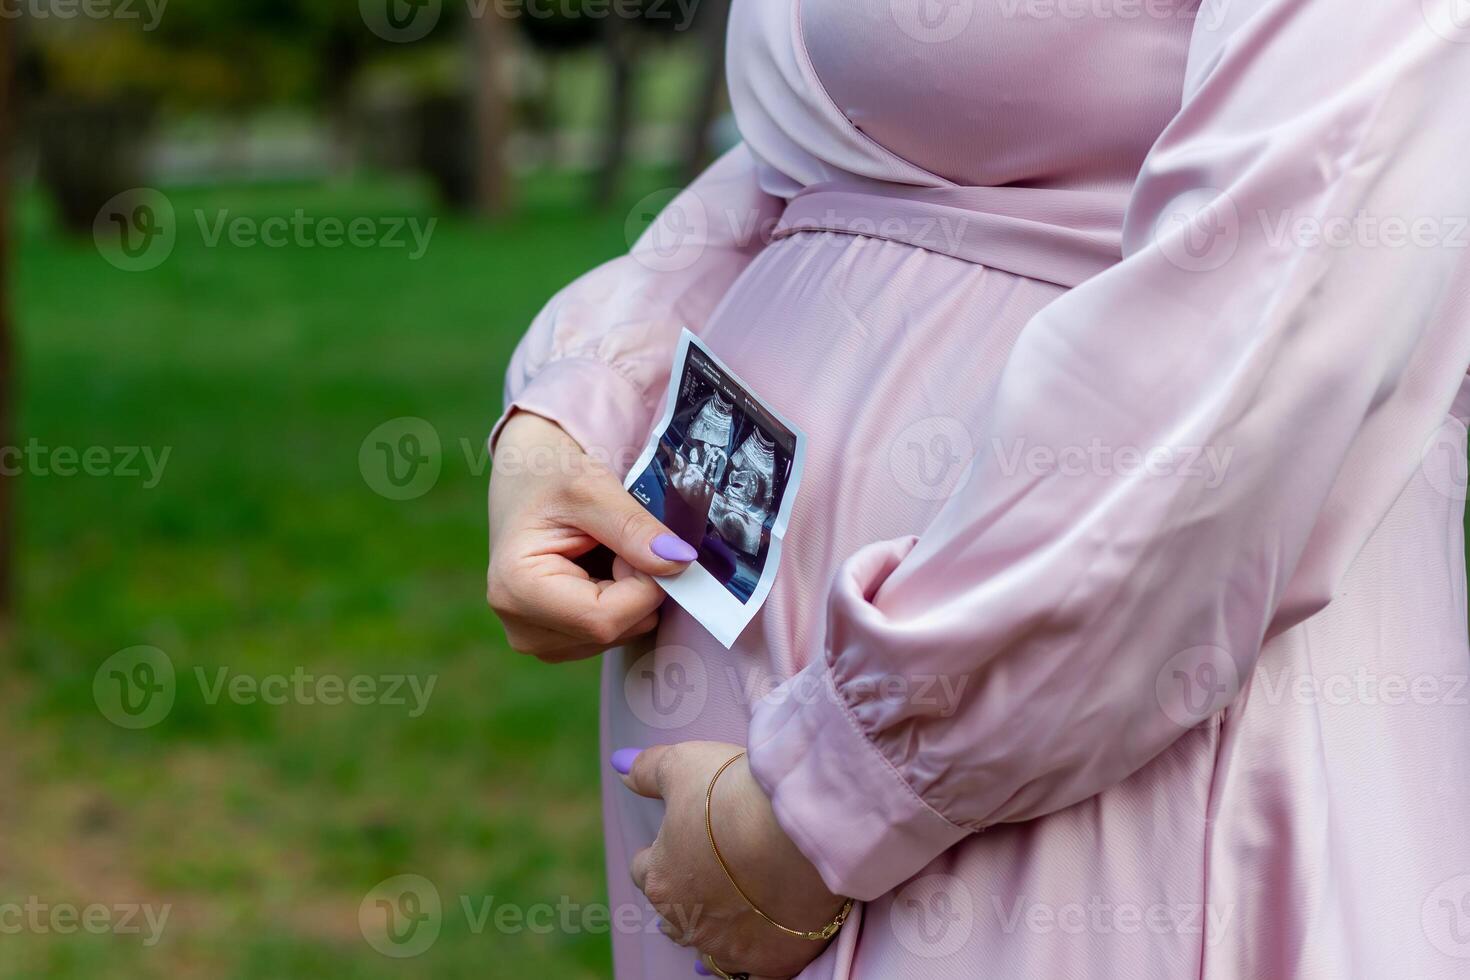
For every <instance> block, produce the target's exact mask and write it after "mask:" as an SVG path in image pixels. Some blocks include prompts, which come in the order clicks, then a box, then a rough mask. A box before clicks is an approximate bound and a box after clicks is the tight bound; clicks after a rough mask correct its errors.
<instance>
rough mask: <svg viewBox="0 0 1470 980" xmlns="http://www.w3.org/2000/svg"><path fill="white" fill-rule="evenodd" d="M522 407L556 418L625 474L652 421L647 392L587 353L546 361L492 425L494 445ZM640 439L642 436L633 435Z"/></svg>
mask: <svg viewBox="0 0 1470 980" xmlns="http://www.w3.org/2000/svg"><path fill="white" fill-rule="evenodd" d="M517 411H521V412H531V413H532V414H535V415H540V416H542V417H543V418H547V419H550V420H551V421H553V422H555V423H556V424H557V425H559V426H561V427H562V429H564V430H565V431H566V433H567V434H568V435H569V436H571V437H572V438H573V439H575V440H576V441H577V443H578V445H580V446H581V447H582V449H583V451H585V452H586V453H587V454H588V455H590V456H592V457H593V458H595V459H597V460H599V461H601V462H603V463H605V464H607V466H608V467H609V468H610V469H612V470H613V471H614V472H616V473H617V474H618V475H619V476H622V475H623V474H624V473H625V472H626V471H627V470H628V468H629V467H630V466H632V465H633V460H634V458H635V457H636V454H637V452H638V450H639V449H640V448H642V445H643V442H642V438H641V437H642V436H644V435H646V432H645V431H644V430H645V429H646V428H647V426H648V418H649V408H648V405H647V404H646V402H645V400H644V393H643V392H642V391H641V390H640V389H639V388H638V387H637V386H636V385H635V384H634V383H633V382H632V381H630V380H628V378H627V377H626V376H625V375H624V374H623V373H622V372H620V371H619V370H618V369H617V368H616V367H614V366H613V365H611V364H608V363H606V362H605V361H599V360H596V359H593V358H587V357H570V358H564V359H561V360H555V361H551V362H549V363H547V364H546V365H544V366H543V367H542V368H541V369H540V371H538V372H537V373H536V376H535V377H533V378H532V379H531V380H530V381H529V382H527V383H526V385H525V387H524V388H522V389H521V391H520V392H519V393H518V394H517V395H516V396H515V398H514V399H513V400H512V401H511V402H510V404H508V405H507V406H506V409H505V413H504V414H503V415H501V416H500V419H499V420H498V421H497V422H496V423H495V427H494V428H493V429H491V430H490V440H489V445H490V449H491V450H492V451H493V450H494V449H495V442H496V440H497V439H499V438H500V431H501V429H502V428H504V427H505V423H506V421H507V420H508V419H509V418H510V417H511V415H512V414H514V413H515V412H517ZM630 439H632V440H636V441H630Z"/></svg>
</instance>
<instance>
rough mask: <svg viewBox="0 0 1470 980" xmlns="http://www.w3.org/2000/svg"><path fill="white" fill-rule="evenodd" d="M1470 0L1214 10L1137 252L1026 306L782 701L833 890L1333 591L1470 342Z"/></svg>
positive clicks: (772, 742)
mask: <svg viewBox="0 0 1470 980" xmlns="http://www.w3.org/2000/svg"><path fill="white" fill-rule="evenodd" d="M1451 7H1452V3H1451V2H1450V0H1444V3H1443V4H1442V9H1441V5H1440V4H1439V3H1438V0H1425V2H1423V3H1421V2H1420V0H1379V2H1375V3H1371V4H1352V5H1348V4H1344V3H1341V2H1332V0H1232V2H1230V3H1228V4H1226V3H1211V2H1208V0H1207V2H1206V3H1205V4H1204V5H1203V8H1202V9H1201V10H1200V12H1199V19H1198V21H1197V23H1196V26H1195V28H1194V38H1193V41H1192V45H1191V52H1190V63H1189V71H1188V74H1187V79H1186V87H1185V92H1184V95H1183V99H1182V103H1181V106H1182V107H1181V109H1180V111H1179V112H1178V114H1177V116H1176V118H1175V119H1174V120H1173V121H1172V123H1171V124H1170V125H1169V126H1168V128H1167V129H1166V130H1165V132H1164V133H1163V134H1162V136H1161V137H1160V138H1159V140H1158V141H1157V143H1156V145H1155V146H1154V147H1153V149H1152V150H1151V152H1150V154H1149V157H1148V160H1147V162H1146V164H1145V166H1144V169H1143V172H1142V173H1141V175H1140V177H1139V179H1138V181H1137V183H1136V184H1135V187H1134V192H1133V195H1132V198H1131V201H1130V205H1129V209H1128V212H1127V218H1126V222H1125V231H1124V242H1125V244H1124V258H1123V260H1122V261H1121V262H1120V263H1118V264H1117V265H1115V266H1113V267H1112V268H1110V269H1109V270H1107V271H1105V272H1103V273H1101V274H1099V275H1097V276H1095V277H1094V278H1092V279H1089V280H1088V281H1086V282H1085V283H1083V284H1082V285H1080V286H1079V287H1077V288H1075V289H1074V290H1072V291H1071V292H1070V293H1068V294H1066V295H1064V296H1063V297H1061V298H1059V299H1058V300H1057V301H1055V302H1054V303H1052V304H1050V305H1049V306H1048V307H1046V308H1045V309H1044V310H1043V311H1041V312H1040V313H1039V314H1037V315H1036V316H1035V317H1034V318H1033V319H1032V320H1031V321H1030V322H1029V323H1028V324H1027V326H1026V327H1025V329H1024V330H1023V331H1022V333H1021V334H1020V337H1019V339H1018V341H1017V343H1016V345H1015V347H1014V349H1013V352H1012V354H1011V356H1010V358H1009V360H1008V361H1007V364H1006V367H1005V369H1004V372H1003V375H1002V377H1001V380H1000V383H999V386H998V388H997V393H996V395H995V397H994V401H993V404H991V405H989V406H987V410H986V412H985V419H986V421H985V422H984V423H983V424H982V430H981V431H979V432H977V433H975V436H976V438H975V440H974V442H975V445H976V447H977V455H976V458H975V460H974V461H973V463H972V465H971V469H970V472H969V475H968V478H967V480H966V482H965V483H964V484H963V486H962V487H960V488H959V489H958V490H957V491H956V492H955V493H954V495H953V496H952V497H951V498H949V499H948V500H947V501H946V502H945V504H944V506H943V508H942V509H941V510H940V512H939V514H938V516H937V518H936V519H935V520H934V521H933V522H932V524H931V525H929V526H928V527H926V528H924V529H922V533H920V534H918V536H917V537H913V538H905V539H902V540H892V541H884V542H879V543H875V544H872V545H870V546H868V547H866V548H864V549H862V550H860V551H858V552H857V553H856V554H854V555H853V556H852V557H851V558H850V559H849V560H848V561H847V562H846V563H845V565H844V566H843V567H842V568H841V570H840V571H839V573H838V574H837V575H836V577H835V580H834V582H833V584H832V586H831V590H830V593H829V597H828V610H827V617H826V628H825V634H824V637H823V638H822V640H821V643H822V646H821V648H820V649H814V650H813V651H812V652H811V657H810V661H809V665H808V666H807V667H806V668H805V669H804V670H803V671H802V672H801V673H799V674H797V675H796V676H795V677H794V678H791V679H789V680H788V681H787V683H786V684H785V685H783V686H782V687H781V688H778V689H777V690H775V691H774V692H772V693H771V694H770V696H769V697H767V698H766V699H764V700H763V701H761V702H759V703H757V704H756V706H755V707H754V709H753V717H752V724H751V731H750V736H749V750H750V759H751V765H752V768H753V771H754V773H755V775H756V778H757V779H758V780H759V781H760V783H761V784H762V785H763V786H764V788H765V789H766V791H767V792H768V794H769V795H770V796H771V798H772V801H773V804H774V807H775V811H776V814H777V817H778V819H779V821H780V822H781V824H782V825H783V827H784V828H785V829H786V831H787V832H788V833H789V834H790V835H791V837H792V839H793V840H794V841H795V842H796V843H797V845H798V846H799V847H800V848H801V849H802V850H803V852H804V853H805V854H806V855H807V856H808V857H809V858H810V859H811V860H812V861H813V862H814V863H815V864H816V865H817V866H818V868H819V869H820V871H821V873H822V875H823V877H824V879H825V880H826V882H827V884H828V886H829V887H830V888H832V889H833V890H834V891H837V892H840V893H843V894H848V895H853V896H856V897H858V898H864V899H871V898H875V897H877V896H879V895H881V894H883V893H885V892H887V891H889V890H891V889H892V888H894V887H895V886H897V885H898V884H900V883H902V882H903V881H904V880H905V879H907V878H908V877H910V876H912V875H913V874H915V873H916V872H918V871H919V870H920V869H922V868H923V867H924V866H925V865H926V864H927V863H929V862H930V861H931V860H932V859H933V858H935V857H937V856H938V855H940V854H941V853H942V852H944V851H945V850H947V849H948V848H949V847H951V846H952V845H954V844H955V843H956V842H958V841H959V840H961V839H962V838H964V837H965V836H966V835H968V834H971V833H973V832H976V831H979V830H983V829H984V828H986V827H987V826H990V825H994V824H996V823H999V822H1014V821H1024V820H1028V819H1031V818H1035V817H1039V816H1042V815H1045V814H1048V813H1051V812H1054V811H1057V810H1059V809H1061V808H1064V807H1067V806H1069V805H1071V804H1074V803H1077V802H1079V801H1081V800H1084V799H1086V798H1088V797H1090V796H1092V795H1095V794H1097V793H1099V792H1101V791H1102V790H1104V789H1106V788H1108V787H1110V786H1112V785H1114V784H1116V783H1118V782H1119V781H1121V780H1123V779H1125V778H1126V777H1127V776H1129V775H1130V774H1132V773H1133V772H1135V771H1137V770H1138V769H1139V768H1141V767H1142V766H1143V765H1145V764H1146V763H1147V762H1149V760H1150V759H1152V758H1153V757H1155V756H1157V755H1158V754H1159V753H1160V752H1162V751H1163V750H1165V749H1166V748H1167V747H1169V746H1170V745H1171V744H1172V743H1173V742H1174V741H1176V740H1177V739H1179V738H1180V737H1181V736H1182V735H1183V734H1184V733H1185V732H1186V731H1188V730H1190V729H1191V728H1192V727H1194V726H1195V725H1196V724H1198V723H1200V722H1201V721H1203V720H1205V719H1206V718H1211V717H1215V716H1217V715H1218V713H1219V711H1220V709H1222V708H1223V707H1225V705H1226V704H1228V702H1229V699H1230V697H1231V696H1232V695H1233V694H1234V693H1235V692H1236V691H1238V689H1239V687H1240V685H1241V684H1242V683H1243V682H1244V681H1245V680H1246V679H1248V677H1249V673H1250V671H1251V669H1252V667H1253V664H1254V662H1255V659H1256V657H1257V655H1258V654H1259V651H1260V648H1261V645H1262V643H1263V642H1264V640H1265V639H1267V638H1269V637H1270V636H1272V635H1274V634H1276V633H1277V632H1279V631H1281V630H1284V629H1286V628H1288V627H1289V626H1291V625H1294V624H1295V623H1298V622H1300V621H1301V620H1303V619H1305V618H1306V617H1308V616H1310V615H1311V614H1312V613H1314V612H1315V611H1318V610H1320V609H1321V608H1323V607H1324V606H1325V605H1326V604H1327V602H1328V601H1329V600H1330V598H1331V597H1332V594H1333V588H1334V584H1335V583H1336V582H1337V581H1338V580H1339V579H1340V577H1341V575H1342V574H1343V572H1344V571H1345V569H1346V568H1347V566H1348V564H1349V563H1350V562H1351V561H1352V559H1353V557H1354V555H1355V553H1356V552H1357V551H1358V549H1359V548H1360V547H1361V546H1362V545H1363V543H1364V542H1365V541H1366V540H1367V538H1368V536H1369V535H1370V533H1371V531H1372V530H1373V527H1374V526H1375V524H1376V523H1377V522H1378V521H1379V520H1380V519H1381V517H1382V515H1383V514H1384V513H1385V512H1386V511H1387V509H1388V507H1389V505H1390V504H1391V503H1392V501H1393V500H1394V498H1395V497H1396V496H1398V494H1399V493H1400V492H1401V491H1402V489H1403V487H1404V486H1405V485H1406V484H1407V483H1408V481H1409V479H1410V478H1411V476H1412V474H1413V472H1414V469H1415V467H1416V466H1418V465H1419V463H1420V459H1421V451H1422V449H1423V447H1424V446H1425V443H1426V441H1427V440H1429V439H1430V437H1431V436H1432V435H1433V433H1434V432H1435V430H1436V428H1437V427H1438V426H1439V425H1440V424H1441V423H1442V422H1443V421H1444V419H1445V417H1446V413H1447V412H1448V411H1449V408H1450V405H1451V403H1452V401H1453V398H1454V395H1455V392H1456V390H1457V389H1458V387H1459V385H1460V383H1461V381H1462V380H1463V378H1464V375H1465V373H1466V367H1467V363H1470V308H1467V305H1470V275H1467V262H1466V256H1467V251H1466V249H1465V248H1464V244H1465V243H1464V241H1463V237H1464V234H1465V230H1464V229H1465V224H1464V220H1463V219H1464V217H1465V216H1467V215H1470V180H1466V179H1465V178H1464V175H1463V172H1462V164H1463V162H1464V159H1465V157H1466V154H1467V153H1470V113H1467V112H1466V111H1465V109H1464V106H1463V105H1462V104H1461V102H1460V98H1459V94H1460V93H1464V92H1467V91H1470V46H1467V44H1466V43H1465V42H1470V30H1464V31H1460V30H1459V28H1458V26H1457V25H1456V22H1455V21H1454V20H1452V17H1451V15H1452V10H1451ZM1457 32H1458V33H1457ZM1141 70H1142V69H1141ZM1363 216H1367V219H1366V220H1365V218H1364V217H1363ZM1038 447H1039V448H1041V449H1042V450H1045V451H1046V452H1048V453H1051V454H1053V456H1051V457H1048V458H1063V459H1065V458H1072V459H1074V461H1076V460H1080V465H1073V466H1068V467H1050V468H1035V467H1030V466H1028V465H1026V464H1025V462H1024V461H1025V460H1026V459H1028V458H1034V457H1030V456H1028V455H1027V454H1028V453H1029V452H1030V451H1031V450H1033V449H1036V448H1038ZM1097 448H1100V449H1102V450H1104V451H1105V452H1101V453H1099V452H1096V451H1095V449H1097ZM1068 450H1080V453H1077V452H1074V453H1072V455H1071V456H1070V457H1068V456H1067V455H1066V454H1067V452H1068ZM1125 452H1127V453H1131V454H1133V455H1135V456H1137V457H1138V460H1139V461H1140V462H1138V463H1135V464H1134V465H1126V466H1125V465H1123V456H1122V454H1123V453H1125ZM1018 459H1019V460H1021V462H1020V463H1018V462H1017V460H1018ZM1190 459H1197V460H1204V459H1210V460H1214V461H1215V463H1216V464H1217V465H1214V466H1205V465H1196V466H1193V467H1190V466H1185V465H1181V461H1187V460H1190ZM1222 461H1223V463H1224V465H1219V464H1220V463H1221V462H1222ZM1151 462H1152V463H1155V464H1157V465H1149V464H1150V463H1151ZM1348 488H1351V494H1350V497H1351V500H1352V502H1353V503H1352V506H1348V505H1347V504H1346V500H1347V499H1348V498H1349V494H1348V493H1347V492H1346V490H1347V489H1348ZM1365 501H1366V502H1367V503H1368V506H1365V505H1364V502H1365ZM1196 679H1197V680H1198V681H1199V682H1200V683H1203V684H1206V685H1208V686H1207V687H1206V688H1205V691H1206V693H1207V694H1208V695H1209V696H1207V697H1203V698H1202V697H1201V696H1200V689H1199V688H1198V686H1197V685H1196V686H1194V688H1193V690H1191V684H1190V683H1186V682H1192V681H1194V680H1196ZM896 681H897V682H901V683H895V682H896ZM936 682H938V683H936ZM936 691H943V692H949V693H950V694H951V695H952V696H950V697H943V696H935V695H934V692H936ZM813 692H820V693H815V694H814V693H813ZM918 692H927V693H928V694H929V695H930V696H926V697H921V696H917V693H918Z"/></svg>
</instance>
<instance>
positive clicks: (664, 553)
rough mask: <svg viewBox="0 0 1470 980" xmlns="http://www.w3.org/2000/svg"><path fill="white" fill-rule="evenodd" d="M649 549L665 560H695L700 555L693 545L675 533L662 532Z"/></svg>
mask: <svg viewBox="0 0 1470 980" xmlns="http://www.w3.org/2000/svg"><path fill="white" fill-rule="evenodd" d="M649 549H650V550H651V551H652V552H653V553H654V554H655V555H658V556H659V557H660V558H662V559H663V560H664V561H693V560H694V559H696V558H698V557H699V552H697V551H695V550H694V546H693V545H691V544H690V543H689V542H688V541H685V540H684V539H683V538H681V537H678V536H677V535H673V534H660V535H659V536H658V537H656V538H654V539H653V543H652V544H651V545H649Z"/></svg>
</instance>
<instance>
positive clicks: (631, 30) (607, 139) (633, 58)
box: [592, 17, 638, 207]
mask: <svg viewBox="0 0 1470 980" xmlns="http://www.w3.org/2000/svg"><path fill="white" fill-rule="evenodd" d="M637 34H638V28H637V25H635V24H632V23H630V22H629V20H628V18H626V17H609V18H607V21H606V23H605V25H604V33H603V53H604V56H605V57H606V58H607V67H608V74H609V76H610V78H609V81H610V85H609V86H608V92H609V104H608V113H607V129H606V130H605V131H604V132H603V137H602V139H603V143H602V160H601V162H600V163H599V164H598V167H597V179H596V184H595V186H594V187H593V189H592V198H593V200H594V201H595V202H596V203H597V205H598V206H599V207H607V206H608V205H610V204H612V203H613V201H614V200H616V199H617V196H618V189H619V186H620V185H621V183H622V177H623V168H624V166H625V165H626V164H627V159H628V141H629V139H630V132H629V131H630V130H631V129H632V127H633V70H634V66H635V65H636V63H637V43H638V38H637Z"/></svg>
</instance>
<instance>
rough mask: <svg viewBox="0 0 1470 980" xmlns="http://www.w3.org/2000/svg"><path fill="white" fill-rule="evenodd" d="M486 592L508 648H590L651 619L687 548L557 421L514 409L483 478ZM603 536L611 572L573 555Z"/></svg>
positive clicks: (641, 628)
mask: <svg viewBox="0 0 1470 980" xmlns="http://www.w3.org/2000/svg"><path fill="white" fill-rule="evenodd" d="M489 509H490V565H489V571H488V573H487V576H486V593H485V594H486V601H487V602H489V604H490V608H491V609H493V610H494V611H495V614H496V615H497V616H499V617H500V621H501V623H502V624H504V626H505V635H506V638H507V640H509V642H510V645H511V647H512V648H513V649H515V650H517V651H519V652H521V653H529V654H532V655H534V656H536V657H538V658H540V659H541V660H545V661H547V662H552V663H560V662H565V661H569V660H581V659H584V658H586V657H591V656H595V655H597V654H598V653H601V652H602V651H603V650H606V649H607V648H608V647H611V646H615V645H617V644H619V643H622V642H624V641H626V640H628V639H630V638H632V637H634V636H637V635H639V634H641V633H646V632H648V631H649V630H651V629H653V628H654V627H655V626H656V625H657V624H658V608H659V606H660V605H661V604H662V602H663V599H664V593H663V590H661V589H660V588H659V587H658V585H657V584H656V583H655V582H654V580H653V578H652V576H655V575H672V574H674V573H676V572H678V571H680V570H681V569H683V568H684V567H685V566H686V565H687V564H688V563H689V562H690V561H692V560H693V559H694V557H695V552H694V549H693V548H692V547H690V546H689V545H688V544H686V543H685V542H683V541H681V540H680V539H679V538H677V537H675V536H674V535H673V534H672V533H670V531H669V529H668V528H666V527H664V526H663V525H662V524H660V523H659V522H658V521H657V520H656V519H654V517H653V516H652V515H651V514H649V513H648V512H647V511H646V510H644V509H643V508H642V507H641V506H639V504H638V502H637V501H636V500H634V499H633V498H632V496H630V495H629V494H628V492H627V491H626V490H624V489H623V485H622V483H621V482H620V481H619V480H618V478H617V476H616V475H614V474H613V473H612V471H610V470H608V469H607V468H606V467H605V466H603V465H602V464H601V463H599V462H597V461H596V460H594V459H592V458H591V457H589V456H588V455H587V454H586V453H584V452H583V451H582V448H581V447H580V446H579V445H577V443H576V441H575V440H573V439H572V438H571V437H570V436H568V435H567V434H566V432H564V431H563V430H562V429H561V427H560V426H558V425H556V424H555V423H554V422H551V421H548V420H547V419H544V418H542V417H540V416H538V415H533V414H530V413H528V412H519V413H517V414H516V415H514V416H513V417H512V418H511V419H510V420H509V421H508V422H507V423H506V424H505V427H504V428H503V429H502V430H501V433H500V438H499V440H498V441H497V442H496V445H495V457H494V468H493V471H492V473H491V477H490V502H489ZM598 545H605V546H606V547H607V548H609V549H610V550H611V551H612V552H613V554H614V555H615V556H616V558H615V560H614V561H613V565H612V570H611V574H612V577H611V578H607V579H603V578H597V577H595V576H594V575H593V573H591V572H589V571H588V570H586V569H584V568H583V567H582V566H580V565H578V564H577V559H579V558H582V557H584V556H586V555H588V554H589V553H590V552H592V550H593V549H595V548H596V547H598Z"/></svg>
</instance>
